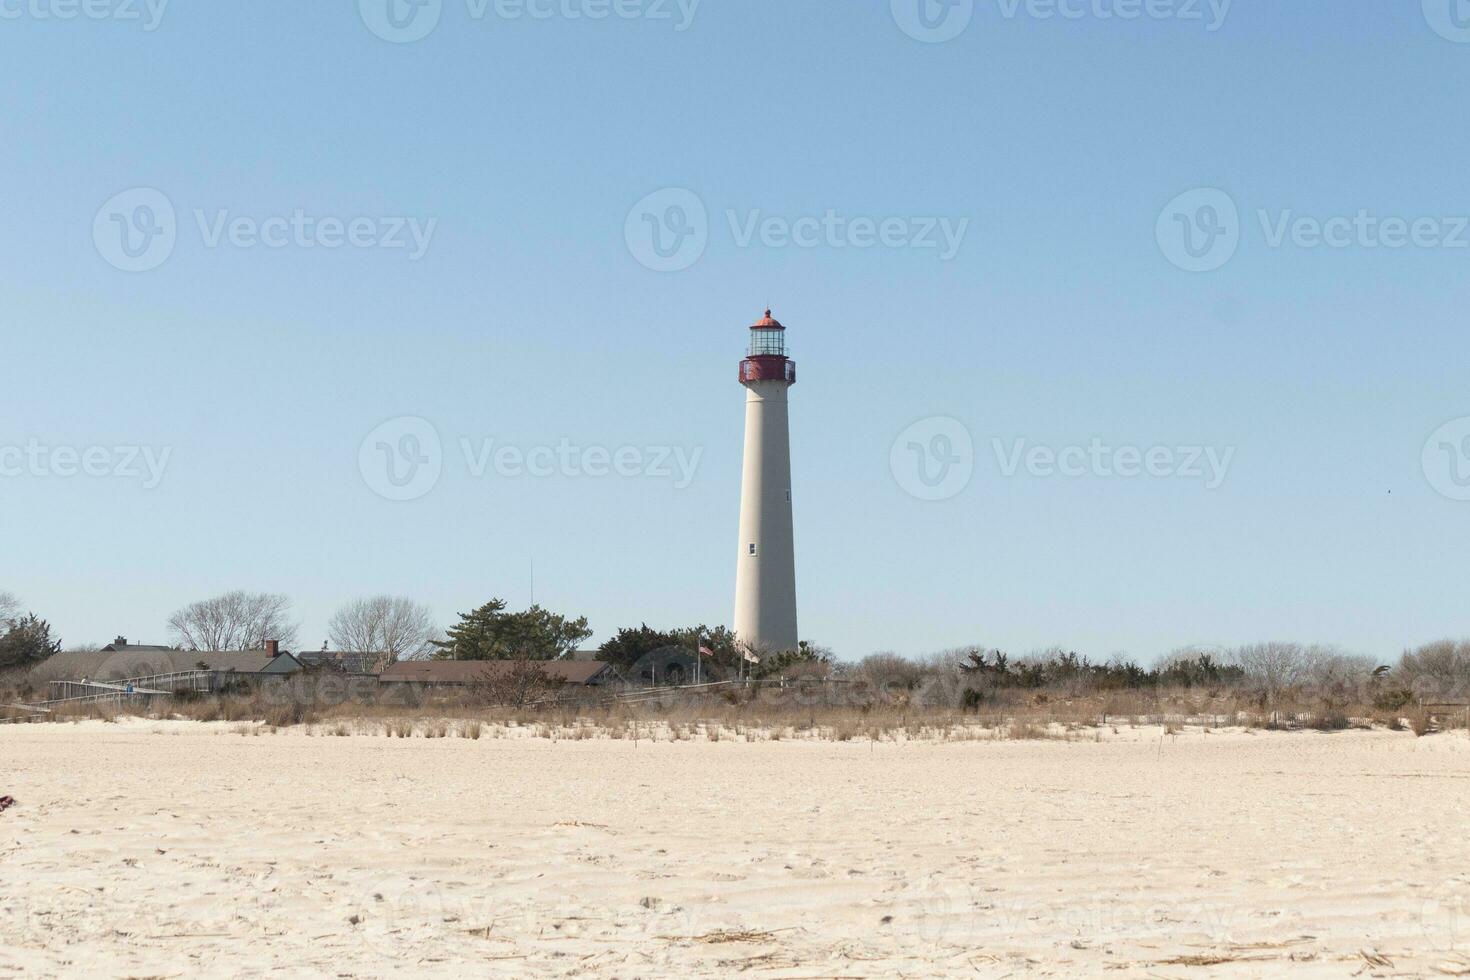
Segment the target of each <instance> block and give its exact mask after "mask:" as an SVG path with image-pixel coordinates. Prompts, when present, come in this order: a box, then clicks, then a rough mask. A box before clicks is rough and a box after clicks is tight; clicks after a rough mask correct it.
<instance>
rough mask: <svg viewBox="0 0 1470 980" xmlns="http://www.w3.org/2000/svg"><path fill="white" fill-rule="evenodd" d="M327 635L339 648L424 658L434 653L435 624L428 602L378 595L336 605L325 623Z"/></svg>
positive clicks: (413, 658) (436, 634)
mask: <svg viewBox="0 0 1470 980" xmlns="http://www.w3.org/2000/svg"><path fill="white" fill-rule="evenodd" d="M327 637H328V639H330V640H331V642H332V646H333V647H334V648H336V649H338V650H342V651H348V652H352V653H386V654H388V655H390V656H391V657H392V658H393V660H394V661H399V660H427V659H429V657H430V656H432V655H433V653H434V650H435V647H434V641H435V640H437V639H439V628H438V627H437V626H435V625H434V615H433V613H431V612H430V611H429V607H428V606H425V605H423V604H421V603H417V602H414V601H413V600H412V599H405V598H403V597H402V596H391V595H379V596H371V597H368V598H364V599H357V600H355V601H353V602H349V603H348V604H347V605H345V606H343V607H342V608H341V609H338V610H337V612H336V615H334V616H333V617H332V621H331V622H330V623H328V624H327Z"/></svg>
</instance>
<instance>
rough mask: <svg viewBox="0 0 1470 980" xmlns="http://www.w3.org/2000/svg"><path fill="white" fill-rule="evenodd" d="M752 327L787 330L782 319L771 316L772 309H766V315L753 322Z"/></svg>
mask: <svg viewBox="0 0 1470 980" xmlns="http://www.w3.org/2000/svg"><path fill="white" fill-rule="evenodd" d="M750 329H752V330H785V329H786V328H785V327H783V326H781V321H780V320H777V319H776V318H775V317H773V316H771V311H770V310H766V315H765V316H763V317H761V318H760V319H759V320H757V321H756V322H755V323H753V324H751V326H750Z"/></svg>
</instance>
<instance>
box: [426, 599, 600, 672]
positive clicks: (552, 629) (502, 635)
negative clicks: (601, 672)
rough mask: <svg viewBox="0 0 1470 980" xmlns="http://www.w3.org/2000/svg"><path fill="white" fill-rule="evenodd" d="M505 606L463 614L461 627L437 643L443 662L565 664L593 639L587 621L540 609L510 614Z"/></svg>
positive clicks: (492, 602)
mask: <svg viewBox="0 0 1470 980" xmlns="http://www.w3.org/2000/svg"><path fill="white" fill-rule="evenodd" d="M505 609H506V605H505V602H504V601H503V600H501V599H491V600H490V601H489V602H487V603H485V604H484V605H483V606H481V607H480V608H479V609H476V610H475V611H474V612H468V613H460V614H459V623H458V624H457V625H455V626H453V627H451V628H450V629H449V630H447V631H446V633H445V635H446V639H443V640H436V641H435V642H434V645H435V646H436V647H438V651H439V652H438V653H437V654H436V655H435V656H436V657H437V658H438V659H440V660H564V659H566V658H567V657H569V656H571V655H572V654H573V653H574V652H575V651H576V649H577V646H578V644H580V643H581V642H582V641H584V640H586V639H587V638H588V637H589V636H591V635H592V631H591V630H590V629H588V628H587V617H586V616H582V617H580V618H578V619H568V618H567V617H565V616H561V615H558V614H556V613H553V612H551V611H550V610H547V609H543V608H541V607H540V606H532V607H531V608H530V609H527V610H525V611H524V612H516V613H510V612H506V611H505Z"/></svg>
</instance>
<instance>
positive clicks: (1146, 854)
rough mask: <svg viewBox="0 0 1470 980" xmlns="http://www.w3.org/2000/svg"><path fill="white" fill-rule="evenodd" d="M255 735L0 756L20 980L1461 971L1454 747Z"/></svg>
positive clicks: (1377, 742)
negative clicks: (56, 978)
mask: <svg viewBox="0 0 1470 980" xmlns="http://www.w3.org/2000/svg"><path fill="white" fill-rule="evenodd" d="M240 732H241V728H240V726H232V725H224V724H199V723H186V722H157V721H139V720H132V721H123V722H120V723H116V724H106V723H102V722H86V723H82V724H76V725H13V726H0V796H3V795H7V794H8V795H12V796H14V797H15V798H16V799H17V801H18V805H17V806H16V807H15V808H13V809H11V810H9V811H6V812H4V813H0V977H4V976H52V975H75V976H82V975H85V976H97V977H104V976H117V977H122V976H175V975H188V976H200V975H203V976H263V975H267V974H274V975H278V976H285V975H290V976H321V977H356V976H361V977H370V976H388V975H414V976H445V977H450V976H464V975H491V976H500V975H503V976H518V977H519V976H606V977H650V976H670V977H673V976H680V977H688V976H709V977H713V976H720V977H724V976H732V975H742V976H751V977H791V978H795V977H810V978H814V977H839V976H840V977H874V978H877V977H892V976H948V975H953V976H972V977H973V976H981V977H1001V976H1008V975H1009V976H1067V977H1078V976H1102V975H1107V976H1118V977H1130V976H1139V977H1142V976H1164V977H1184V976H1222V977H1227V976H1228V977H1265V976H1272V977H1275V976H1301V977H1315V976H1322V977H1342V976H1347V975H1349V974H1358V971H1363V972H1362V973H1361V974H1359V975H1362V976H1374V975H1380V976H1390V975H1447V974H1449V975H1454V974H1456V972H1457V971H1467V972H1470V837H1467V835H1466V834H1465V827H1466V819H1467V812H1470V741H1467V739H1466V738H1465V737H1464V736H1463V735H1459V734H1456V735H1436V736H1431V737H1427V738H1415V737H1414V736H1413V735H1412V734H1409V733H1392V732H1384V731H1378V732H1358V731H1353V732H1343V733H1337V734H1331V735H1326V734H1317V733H1295V734H1287V733H1261V732H1257V733H1248V732H1241V731H1226V732H1204V731H1199V730H1191V731H1186V732H1184V733H1180V734H1177V735H1166V734H1165V733H1164V732H1163V731H1161V730H1160V729H1159V728H1157V727H1153V728H1128V727H1126V726H1124V727H1121V729H1120V730H1118V731H1117V732H1113V731H1112V730H1110V729H1109V730H1104V733H1102V735H1103V737H1102V738H1101V740H1100V741H1094V740H1092V738H1091V737H1090V736H1089V737H1088V738H1087V739H1076V740H1070V741H1063V740H1051V741H1041V740H1038V741H974V742H943V741H908V742H876V743H873V742H860V741H849V742H833V741H810V740H802V739H791V738H786V739H781V740H779V741H753V742H746V741H742V740H731V739H729V738H725V739H721V740H719V741H715V742H710V741H704V740H693V741H658V742H650V741H647V740H640V741H637V742H635V741H632V740H626V739H625V740H611V739H605V738H589V739H581V740H555V741H553V740H550V739H546V738H532V737H510V736H512V735H513V734H514V733H509V732H507V733H502V734H504V735H505V737H489V733H488V732H487V735H486V737H484V738H480V739H478V740H472V739H467V738H442V739H426V738H409V739H397V738H386V737H383V736H382V735H366V734H357V735H354V736H352V737H330V736H329V734H328V733H327V732H325V731H319V732H317V733H315V734H313V735H308V734H306V732H305V731H303V730H300V729H295V730H282V731H279V732H275V733H265V734H260V735H247V734H241V733H240ZM1459 975H1466V974H1459Z"/></svg>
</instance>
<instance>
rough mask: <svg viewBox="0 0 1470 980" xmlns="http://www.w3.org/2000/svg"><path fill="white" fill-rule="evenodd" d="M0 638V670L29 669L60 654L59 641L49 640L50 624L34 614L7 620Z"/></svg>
mask: <svg viewBox="0 0 1470 980" xmlns="http://www.w3.org/2000/svg"><path fill="white" fill-rule="evenodd" d="M4 625H5V626H6V631H5V635H3V636H0V670H4V669H7V668H13V667H30V666H32V665H34V664H38V663H40V662H41V661H43V660H45V659H46V658H47V657H50V656H52V655H54V654H57V653H60V652H61V641H60V640H53V639H51V624H50V623H48V622H46V620H44V619H37V618H36V614H35V613H31V614H30V615H29V616H25V617H23V618H21V619H11V620H7V621H6V622H5V624H4Z"/></svg>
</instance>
